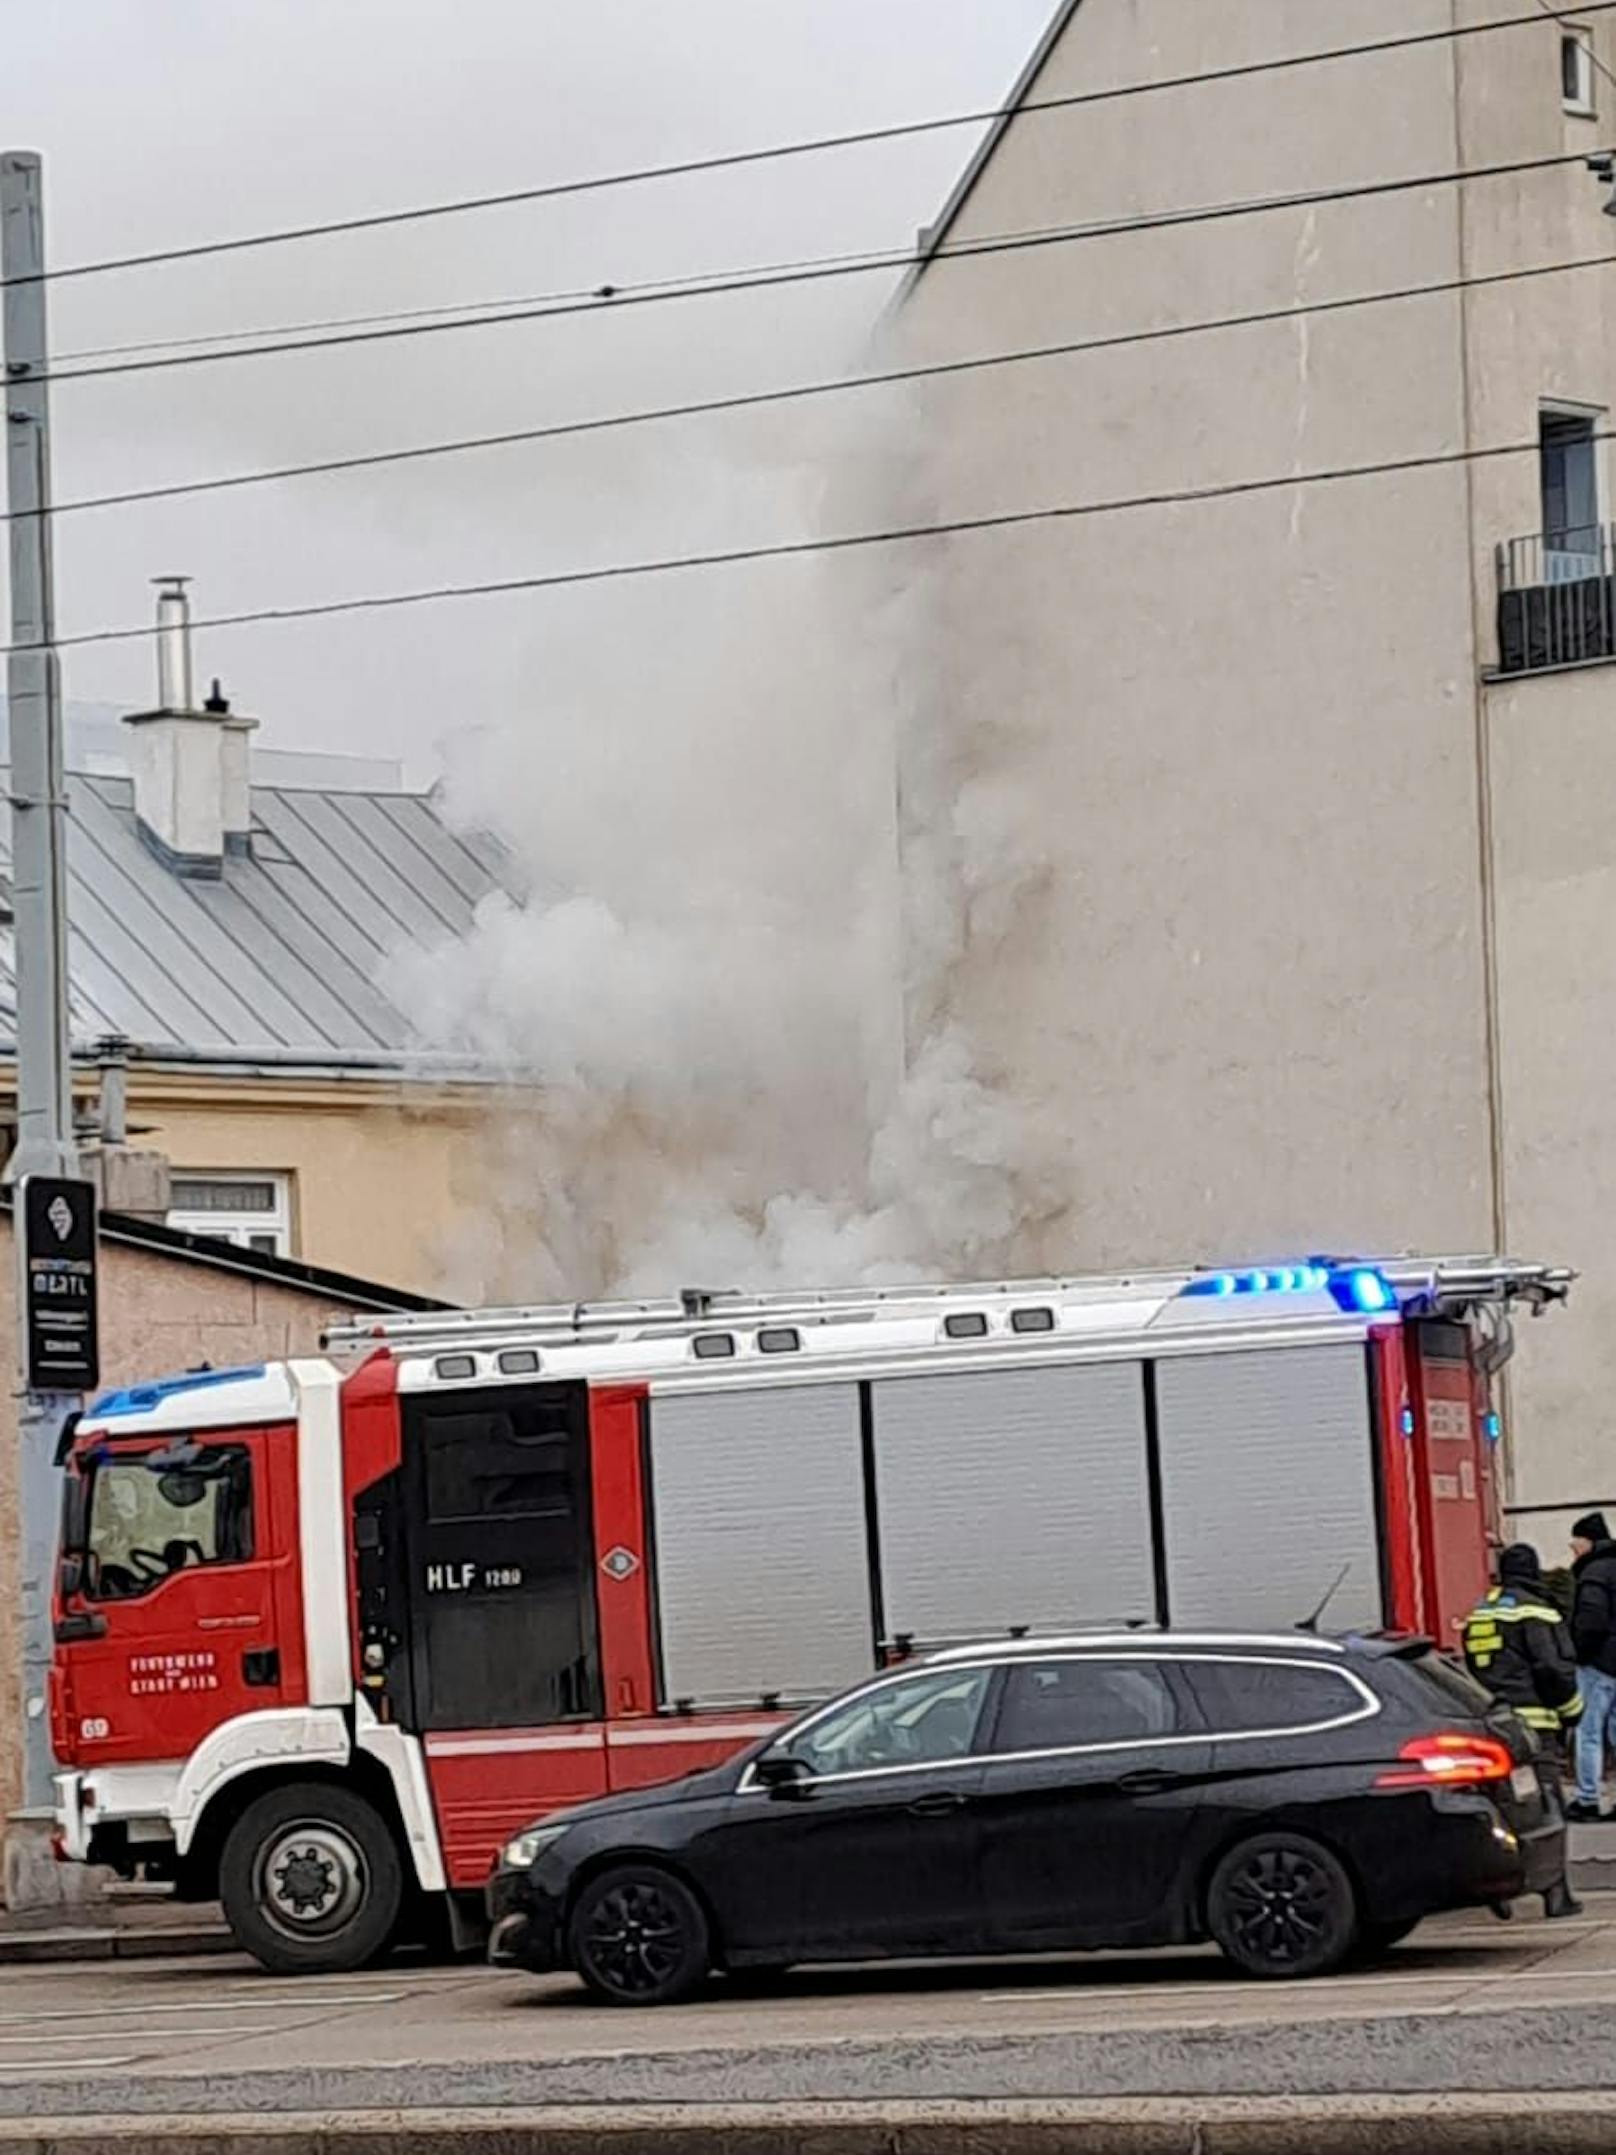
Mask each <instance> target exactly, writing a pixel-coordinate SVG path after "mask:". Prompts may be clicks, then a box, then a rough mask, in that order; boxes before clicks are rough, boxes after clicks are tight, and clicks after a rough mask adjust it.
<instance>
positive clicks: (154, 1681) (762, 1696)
mask: <svg viewBox="0 0 1616 2155" xmlns="http://www.w3.org/2000/svg"><path fill="white" fill-rule="evenodd" d="M1569 1278H1570V1275H1569V1274H1567V1273H1565V1272H1561V1271H1555V1270H1552V1269H1550V1268H1547V1267H1544V1266H1539V1265H1524V1264H1515V1263H1510V1262H1506V1261H1503V1260H1499V1259H1494V1258H1474V1259H1451V1260H1450V1259H1436V1260H1432V1259H1420V1260H1398V1261H1396V1262H1390V1263H1381V1264H1370V1263H1364V1262H1353V1263H1341V1262H1330V1261H1323V1260H1314V1261H1310V1262H1306V1263H1300V1264H1292V1265H1279V1266H1270V1267H1265V1268H1263V1269H1260V1270H1247V1271H1242V1272H1204V1271H1202V1272H1178V1273H1165V1274H1164V1273H1153V1274H1141V1275H1138V1276H1134V1277H1115V1278H1105V1279H1070V1280H1059V1281H1047V1280H1046V1281H1033V1282H1024V1283H1020V1284H1015V1283H1011V1284H1004V1283H1000V1284H997V1285H991V1286H977V1287H957V1286H956V1287H940V1288H911V1287H900V1288H894V1289H890V1290H885V1291H881V1292H870V1291H848V1292H838V1293H827V1294H820V1295H810V1296H796V1297H790V1296H778V1295H776V1296H765V1297H762V1298H756V1297H746V1296H741V1295H735V1294H719V1295H703V1294H688V1295H685V1296H683V1297H680V1298H678V1299H675V1300H669V1301H666V1302H642V1303H632V1304H611V1305H599V1306H587V1305H586V1306H578V1307H560V1308H545V1309H534V1310H503V1311H483V1312H454V1313H449V1314H444V1315H431V1316H422V1317H411V1318H404V1319H400V1320H397V1321H395V1322H390V1323H387V1324H384V1325H378V1326H375V1327H373V1328H359V1327H356V1328H354V1329H352V1330H348V1331H345V1332H344V1333H343V1334H341V1335H336V1336H333V1337H332V1338H331V1339H330V1340H329V1341H328V1342H327V1357H326V1358H318V1359H310V1360H306V1361H294V1362H289V1363H285V1364H279V1365H270V1366H268V1367H260V1368H254V1369H237V1370H204V1371H197V1372H193V1373H191V1374H188V1375H186V1376H182V1377H176V1378H172V1379H169V1380H166V1381H164V1382H160V1383H153V1384H149V1385H143V1386H139V1387H136V1388H134V1389H131V1390H126V1391H119V1392H114V1393H111V1394H109V1395H108V1396H106V1397H104V1398H102V1399H99V1400H97V1401H96V1402H95V1404H94V1405H93V1406H92V1407H91V1408H90V1409H89V1411H88V1412H87V1413H86V1414H85V1415H84V1416H83V1418H82V1419H81V1420H80V1421H79V1423H78V1425H77V1427H76V1429H75V1430H74V1431H73V1432H72V1434H71V1438H70V1441H69V1442H68V1443H67V1444H66V1445H65V1446H64V1456H63V1461H62V1464H63V1467H64V1470H65V1471H64V1482H65V1492H64V1529H63V1537H62V1551H61V1563H60V1571H59V1577H58V1580H57V1586H56V1597H55V1634H56V1649H55V1665H54V1669H53V1672H52V1684H51V1728H52V1736H53V1741H54V1744H55V1748H56V1752H57V1755H58V1759H59V1761H60V1764H61V1766H62V1768H63V1771H62V1772H61V1773H60V1775H59V1777H58V1782H57V1791H58V1826H59V1849H60V1853H61V1854H62V1856H63V1857H64V1858H65V1859H69V1860H76V1861H82V1862H90V1863H99V1864H109V1865H111V1866H112V1867H113V1868H114V1869H115V1870H117V1871H119V1872H121V1873H123V1874H125V1875H132V1874H135V1873H137V1872H138V1873H141V1874H144V1875H146V1876H150V1877H153V1878H168V1879H173V1880H174V1881H176V1882H177V1887H178V1890H179V1892H180V1893H181V1894H182V1895H186V1896H191V1897H196V1898H213V1897H215V1896H218V1897H219V1898H221V1899H222V1900H223V1902H224V1906H225V1910H226V1913H227V1915H228V1917H229V1920H230V1922H231V1924H232V1925H233V1927H234V1929H235V1931H236V1934H237V1936H238V1938H239V1939H240V1940H241V1942H242V1943H243V1945H245V1946H246V1947H247V1948H248V1949H249V1950H250V1951H251V1952H253V1953H254V1954H256V1955H257V1957H258V1958H259V1959H260V1960H261V1961H262V1962H264V1963H265V1964H266V1965H268V1966H271V1967H275V1968H280V1969H289V1970H290V1969H340V1968H350V1967H355V1966H358V1965H360V1964H361V1963H363V1962H365V1961H367V1960H370V1959H372V1958H374V1957H375V1956H376V1955H378V1954H379V1953H381V1952H382V1951H383V1950H384V1949H385V1948H386V1946H387V1945H388V1943H389V1941H390V1940H391V1939H392V1938H393V1937H394V1936H395V1934H396V1933H397V1932H398V1930H399V1928H400V1926H401V1924H404V1923H406V1922H408V1921H410V1920H419V1919H420V1918H421V1917H422V1915H423V1913H430V1912H431V1911H433V1910H436V1911H438V1912H440V1914H443V1915H446V1916H447V1918H448V1920H449V1923H450V1926H451V1928H452V1929H454V1930H456V1932H457V1933H460V1932H463V1930H464V1928H465V1927H466V1926H467V1925H469V1924H470V1923H472V1922H473V1921H474V1920H475V1917H476V1913H477V1911H478V1907H479V1902H480V1889H481V1888H482V1886H483V1884H484V1881H485V1879H486V1877H487V1874H488V1871H489V1868H490V1865H491V1863H492V1862H493V1861H494V1859H495V1857H496V1855H497V1852H498V1851H499V1849H500V1847H501V1845H502V1844H503V1843H504V1841H505V1840H506V1839H507V1837H508V1836H510V1835H511V1834H513V1833H514V1832H515V1831H516V1830H517V1829H518V1828H520V1827H522V1826H524V1825H526V1824H528V1823H529V1822H530V1821H531V1820H533V1819H534V1818H536V1817H538V1816H539V1815H541V1814H542V1813H544V1812H545V1811H547V1810H549V1809H552V1808H554V1807H555V1806H558V1805H561V1804H567V1803H573V1802H576V1801H578V1800H580V1799H583V1798H586V1797H589V1796H593V1795H596V1794H599V1793H601V1792H603V1791H606V1790H613V1789H620V1788H623V1787H625V1786H634V1785H638V1784H642V1783H645V1782H649V1781H654V1780H662V1779H666V1778H668V1777H670V1776H672V1775H676V1774H679V1773H682V1772H687V1771H690V1770H692V1769H694V1768H696V1767H700V1766H704V1765H708V1764H712V1763H716V1762H717V1761H718V1760H720V1759H721V1758H722V1757H724V1756H725V1755H727V1754H728V1753H730V1752H731V1751H733V1750H735V1749H736V1748H738V1747H740V1746H741V1745H744V1744H747V1743H749V1742H751V1741H753V1740H754V1739H755V1738H756V1737H757V1736H758V1735H760V1734H763V1733H766V1732H767V1731H768V1730H769V1728H770V1727H772V1726H773V1725H774V1724H775V1722H776V1721H777V1720H778V1718H779V1717H780V1716H782V1715H783V1714H784V1713H785V1712H786V1711H787V1710H788V1709H789V1708H790V1707H791V1706H792V1705H793V1704H795V1703H796V1702H799V1701H801V1700H804V1699H808V1698H811V1697H815V1696H818V1695H822V1694H824V1693H826V1692H829V1691H831V1690H833V1689H834V1688H836V1687H837V1686H839V1685H841V1684H843V1683H845V1682H847V1681H849V1680H851V1679H854V1678H857V1677H858V1676H859V1675H861V1674H862V1673H864V1672H866V1671H868V1670H869V1669H870V1668H871V1667H872V1666H873V1665H877V1664H879V1663H880V1662H881V1661H883V1660H886V1659H890V1658H892V1657H894V1656H901V1655H903V1654H906V1653H908V1652H910V1651H913V1650H916V1649H918V1648H922V1647H925V1646H930V1645H933V1644H936V1643H938V1642H941V1641H946V1640H958V1639H963V1638H982V1637H989V1636H993V1635H1002V1634H1003V1633H1006V1632H1021V1631H1044V1630H1052V1629H1068V1630H1069V1629H1071V1628H1072V1627H1074V1626H1085V1627H1086V1626H1094V1625H1099V1626H1102V1627H1112V1626H1114V1627H1118V1628H1122V1627H1131V1626H1137V1625H1150V1624H1162V1623H1167V1622H1169V1621H1171V1622H1172V1623H1173V1624H1175V1625H1179V1626H1183V1625H1191V1626H1193V1625H1215V1626H1219V1627H1227V1626H1233V1627H1249V1626H1262V1627H1267V1628H1273V1627H1275V1626H1290V1625H1294V1624H1296V1623H1298V1622H1299V1621H1303V1620H1305V1619H1306V1618H1307V1617H1308V1616H1309V1615H1310V1613H1311V1612H1314V1611H1316V1610H1317V1609H1318V1608H1319V1607H1320V1605H1321V1604H1323V1603H1325V1602H1326V1601H1328V1621H1329V1623H1330V1625H1331V1627H1332V1628H1335V1629H1343V1630H1344V1629H1367V1628H1373V1627H1380V1626H1390V1627H1394V1628H1399V1629H1410V1630H1425V1631H1430V1632H1432V1633H1434V1634H1436V1635H1437V1636H1438V1637H1439V1638H1442V1639H1445V1640H1448V1641H1451V1640H1452V1637H1453V1630H1454V1625H1455V1622H1456V1620H1457V1619H1458V1618H1459V1617H1460V1616H1461V1615H1462V1614H1463V1612H1464V1611H1465V1610H1466V1609H1467V1608H1468V1607H1469V1606H1470V1604H1471V1602H1472V1601H1473V1599H1474V1597H1475V1596H1476V1595H1477V1593H1478V1592H1479V1591H1480V1589H1481V1587H1482V1585H1483V1583H1484V1581H1485V1578H1486V1573H1487V1560H1488V1547H1489V1542H1490V1540H1492V1539H1493V1538H1495V1522H1496V1519H1497V1516H1498V1505H1499V1501H1500V1491H1499V1486H1498V1476H1497V1473H1496V1470H1495V1459H1496V1456H1497V1454H1496V1443H1497V1438H1498V1423H1497V1419H1496V1414H1495V1410H1494V1406H1493V1400H1492V1379H1493V1377H1494V1375H1495V1373H1496V1371H1497V1370H1498V1368H1499V1367H1500V1366H1501V1364H1502V1362H1503V1360H1504V1359H1505V1358H1506V1357H1507V1355H1508V1352H1509V1349H1510V1344H1511V1338H1512V1333H1511V1312H1512V1311H1513V1310H1514V1309H1516V1308H1518V1307H1527V1308H1531V1309H1533V1310H1537V1309H1541V1308H1542V1307H1543V1306H1544V1305H1546V1304H1548V1303H1551V1302H1555V1301H1559V1300H1561V1299H1563V1297H1564V1295H1565V1293H1566V1290H1567V1286H1568V1284H1569Z"/></svg>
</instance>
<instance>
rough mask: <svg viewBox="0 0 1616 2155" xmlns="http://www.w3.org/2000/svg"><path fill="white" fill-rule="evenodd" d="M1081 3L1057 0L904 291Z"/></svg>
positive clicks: (927, 234)
mask: <svg viewBox="0 0 1616 2155" xmlns="http://www.w3.org/2000/svg"><path fill="white" fill-rule="evenodd" d="M1082 5H1083V0H1058V4H1057V6H1056V8H1055V13H1054V15H1053V17H1052V18H1051V20H1050V23H1049V27H1048V28H1047V29H1046V30H1045V32H1044V34H1043V36H1042V37H1041V38H1040V39H1039V40H1038V43H1037V44H1036V45H1035V46H1034V47H1033V50H1032V53H1031V56H1030V57H1029V59H1028V61H1027V64H1026V66H1025V67H1024V68H1023V69H1022V70H1021V73H1020V74H1019V75H1018V76H1017V77H1016V79H1015V81H1014V83H1013V84H1012V85H1011V88H1010V94H1009V96H1008V97H1006V99H1005V100H1004V104H1003V107H1002V109H1001V111H1000V114H999V117H998V118H997V119H996V120H995V121H994V122H993V124H992V126H991V127H989V129H988V131H987V133H986V134H985V135H984V136H983V137H982V140H981V141H980V142H979V143H978V144H977V146H976V149H975V151H974V152H973V154H972V157H971V160H970V163H969V164H968V165H967V166H966V167H965V170H964V171H963V172H962V173H961V174H960V176H959V178H958V179H957V180H956V181H955V183H954V186H953V190H952V192H951V193H950V194H949V197H948V200H947V201H946V202H945V203H944V204H943V206H942V208H941V209H940V210H939V211H938V213H937V216H936V217H935V218H934V219H933V221H932V222H931V223H930V224H929V225H926V226H925V227H924V228H923V229H922V231H921V234H920V238H919V241H918V243H917V246H916V250H915V251H916V253H917V254H918V255H919V257H920V259H919V261H918V262H917V263H916V265H915V267H914V268H913V269H912V270H911V271H910V272H909V275H908V277H907V278H906V279H905V280H904V287H903V288H904V290H905V291H907V290H908V289H909V287H910V285H912V284H913V283H914V282H915V280H916V279H917V278H918V277H920V276H922V275H923V274H924V273H925V270H926V268H927V265H928V264H929V263H930V262H931V261H932V260H933V258H934V257H935V256H936V254H937V253H938V251H939V250H940V249H941V247H942V246H943V243H944V241H945V240H946V239H947V238H948V235H949V233H950V232H951V231H952V230H953V228H954V225H955V223H956V222H957V221H958V218H959V215H960V212H961V211H962V210H963V209H964V207H965V205H966V203H967V202H968V201H969V200H970V198H971V195H972V194H973V193H974V192H975V189H976V183H977V181H978V180H979V179H980V178H981V177H982V175H983V173H984V172H985V171H986V170H987V168H988V166H989V164H990V163H991V162H992V160H993V156H994V153H995V152H996V151H997V149H998V147H999V144H1000V143H1001V142H1002V141H1003V140H1004V137H1005V135H1006V134H1007V133H1008V131H1009V129H1010V127H1011V125H1012V123H1013V122H1014V120H1015V117H1016V114H1017V113H1018V112H1019V111H1020V110H1021V107H1022V106H1023V105H1024V104H1025V103H1026V102H1027V100H1028V98H1029V97H1031V95H1032V93H1033V90H1034V89H1035V88H1036V86H1037V82H1038V78H1039V76H1040V75H1041V74H1042V73H1043V72H1044V69H1045V67H1046V66H1047V65H1048V64H1049V61H1050V58H1051V56H1052V55H1053V53H1054V50H1055V47H1056V46H1057V45H1058V44H1059V43H1060V41H1061V39H1062V38H1063V37H1064V36H1065V35H1066V26H1067V24H1068V23H1069V22H1070V21H1071V19H1072V17H1073V16H1074V15H1075V14H1076V13H1077V11H1078V9H1079V8H1080V7H1081V6H1082Z"/></svg>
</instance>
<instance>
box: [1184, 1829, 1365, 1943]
mask: <svg viewBox="0 0 1616 2155" xmlns="http://www.w3.org/2000/svg"><path fill="white" fill-rule="evenodd" d="M1206 1919H1207V1928H1208V1929H1209V1930H1210V1931H1211V1933H1212V1936H1213V1937H1214V1938H1215V1939H1216V1940H1217V1942H1218V1944H1219V1946H1221V1947H1222V1949H1223V1951H1224V1953H1225V1954H1226V1955H1227V1957H1228V1958H1229V1959H1230V1960H1232V1961H1233V1962H1234V1964H1235V1966H1236V1967H1237V1968H1241V1969H1243V1970H1244V1971H1245V1973H1246V1974H1247V1975H1257V1976H1289V1977H1292V1978H1294V1977H1297V1976H1309V1975H1328V1974H1329V1973H1330V1972H1331V1970H1332V1969H1335V1968H1339V1967H1340V1966H1341V1965H1342V1963H1343V1962H1344V1961H1345V1960H1347V1959H1348V1958H1349V1957H1350V1956H1351V1954H1352V1951H1353V1948H1354V1947H1355V1946H1356V1944H1357V1942H1358V1908H1357V1899H1356V1896H1355V1895H1354V1893H1353V1890H1352V1880H1351V1879H1350V1878H1349V1877H1348V1876H1347V1874H1346V1872H1345V1870H1344V1869H1343V1868H1342V1866H1341V1864H1340V1863H1339V1862H1338V1861H1337V1859H1336V1858H1335V1857H1334V1856H1333V1855H1331V1853H1330V1851H1329V1850H1328V1849H1327V1848H1321V1847H1320V1846H1319V1844H1318V1842H1317V1841H1310V1840H1308V1839H1306V1838H1305V1836H1304V1835H1302V1834H1299V1833H1259V1834H1256V1835H1254V1836H1253V1838H1252V1839H1251V1840H1249V1841H1242V1842H1241V1843H1240V1845H1239V1847H1238V1848H1231V1849H1230V1851H1229V1853H1228V1854H1227V1855H1226V1856H1225V1857H1224V1859H1223V1861H1222V1862H1221V1863H1220V1864H1219V1865H1218V1867H1217V1869H1216V1870H1215V1871H1214V1872H1213V1874H1212V1883H1211V1885H1210V1887H1209V1888H1208V1889H1207V1896H1206Z"/></svg>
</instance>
